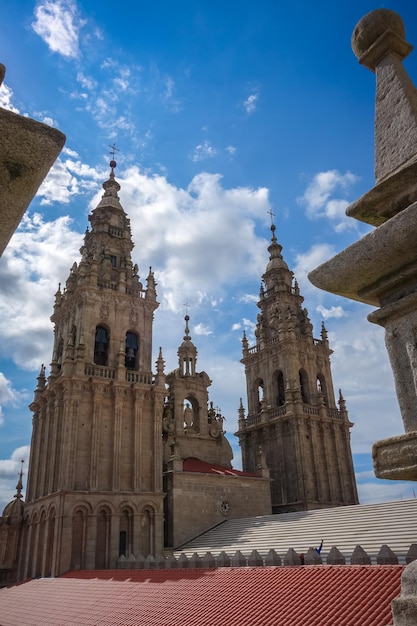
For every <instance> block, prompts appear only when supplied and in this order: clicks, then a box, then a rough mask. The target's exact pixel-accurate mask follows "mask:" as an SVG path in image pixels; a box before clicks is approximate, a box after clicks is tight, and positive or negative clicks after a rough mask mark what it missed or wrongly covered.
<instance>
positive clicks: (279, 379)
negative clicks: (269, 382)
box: [277, 371, 285, 406]
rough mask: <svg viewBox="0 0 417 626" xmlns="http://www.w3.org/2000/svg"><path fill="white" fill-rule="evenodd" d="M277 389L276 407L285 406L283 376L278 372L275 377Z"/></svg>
mask: <svg viewBox="0 0 417 626" xmlns="http://www.w3.org/2000/svg"><path fill="white" fill-rule="evenodd" d="M277 388H278V398H277V399H278V406H283V405H284V404H285V384H284V374H283V373H282V372H281V371H279V372H278V375H277Z"/></svg>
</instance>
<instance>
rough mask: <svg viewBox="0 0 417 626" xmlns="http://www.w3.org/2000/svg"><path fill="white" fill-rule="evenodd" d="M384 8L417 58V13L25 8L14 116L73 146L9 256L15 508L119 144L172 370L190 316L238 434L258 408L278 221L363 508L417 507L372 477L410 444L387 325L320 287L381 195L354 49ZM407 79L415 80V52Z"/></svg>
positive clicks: (9, 60) (8, 471)
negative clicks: (337, 402)
mask: <svg viewBox="0 0 417 626" xmlns="http://www.w3.org/2000/svg"><path fill="white" fill-rule="evenodd" d="M381 6H383V7H385V8H390V9H393V10H395V11H397V12H398V13H400V15H401V16H402V17H403V19H404V22H405V27H406V33H407V40H408V41H409V42H410V43H412V44H414V45H417V19H416V18H417V8H416V7H415V6H414V3H412V2H410V1H409V0H396V1H394V0H393V2H391V3H390V4H382V5H375V4H374V3H373V2H368V1H366V0H361V1H359V0H351V1H350V2H334V0H333V1H318V2H314V3H312V2H307V1H301V0H292V1H291V2H289V1H277V0H274V1H272V0H264V1H263V2H260V3H254V2H248V1H245V0H243V1H239V2H237V0H229V1H227V0H226V1H223V2H218V1H217V0H210V2H202V1H200V0H181V1H179V2H173V1H172V0H171V1H169V0H152V2H151V1H149V0H147V1H144V0H142V1H141V0H138V1H136V2H126V1H123V0H121V1H120V2H118V3H115V2H108V1H107V0H101V1H100V2H96V1H94V0H78V1H69V0H61V1H56V0H41V1H40V2H33V1H29V0H20V1H19V2H9V3H7V7H5V8H4V10H3V11H2V20H1V24H0V61H1V62H2V63H4V64H5V65H6V69H7V71H6V79H5V83H4V85H3V87H2V88H1V90H0V104H1V106H3V107H6V108H9V109H12V110H14V111H16V112H19V113H21V114H23V115H29V116H30V117H33V118H34V119H38V120H40V121H44V122H46V123H48V124H51V125H53V126H56V127H58V128H59V129H60V130H62V131H63V132H64V133H65V134H66V136H67V141H66V145H65V148H64V150H63V151H62V153H61V155H60V157H59V159H58V160H57V162H56V164H55V165H54V167H53V169H52V170H51V172H50V174H49V175H48V177H47V179H46V180H45V182H44V183H43V185H42V187H41V188H40V190H39V192H38V194H37V196H36V198H35V199H34V200H33V202H32V204H31V206H30V207H29V209H28V211H27V213H26V215H25V217H24V219H23V221H22V224H21V226H20V228H19V230H18V232H16V234H15V235H14V237H13V238H12V240H11V242H10V244H9V246H8V248H7V249H6V251H5V253H4V254H3V256H2V258H1V259H0V508H1V507H2V505H4V504H5V503H6V502H7V501H8V500H10V499H11V497H12V496H13V494H14V492H15V484H16V481H17V473H18V471H19V466H20V463H19V461H20V459H21V458H25V459H27V458H28V446H29V443H30V433H31V413H30V411H29V409H28V408H27V405H28V404H29V403H30V402H31V400H32V397H33V389H34V387H35V385H36V376H37V374H38V372H39V369H40V365H41V363H45V364H46V365H47V367H48V366H49V363H50V361H51V348H52V324H51V322H50V321H49V316H50V315H51V313H52V306H53V300H54V293H55V291H56V289H57V285H58V282H64V281H65V280H66V278H67V275H68V272H69V268H70V267H71V265H72V264H73V262H74V261H78V259H79V247H80V245H81V242H82V237H83V233H84V231H85V228H86V226H87V223H88V222H87V215H88V213H89V211H91V209H92V208H94V207H95V205H96V204H97V202H98V200H99V198H100V196H101V184H102V182H103V181H104V180H105V179H106V178H107V176H108V172H109V167H108V161H109V159H110V155H109V151H110V148H109V145H110V144H113V143H114V142H115V143H116V145H117V147H118V148H119V150H120V151H119V152H118V154H117V162H118V165H117V170H116V176H117V179H118V180H119V182H120V184H121V186H122V188H121V192H120V198H121V202H122V204H123V206H124V209H125V210H126V212H127V213H128V215H129V217H130V218H131V223H132V232H133V238H134V241H135V244H136V245H135V248H134V251H133V257H134V261H135V262H137V263H138V265H139V268H140V274H141V276H142V277H145V276H146V274H147V271H148V267H149V265H152V268H153V270H154V271H155V275H156V278H157V282H158V299H159V301H160V303H161V305H160V307H159V309H158V311H157V312H156V315H155V323H154V353H155V357H154V360H155V359H156V356H157V351H158V348H159V346H162V349H163V354H164V358H165V361H166V370H167V371H169V370H171V369H173V368H174V367H176V364H177V356H176V350H177V347H178V345H179V344H180V343H181V341H182V337H183V333H184V321H183V317H184V314H185V310H184V303H185V302H188V303H189V304H190V308H189V314H190V317H191V321H190V331H191V335H192V338H193V341H194V343H195V344H196V346H197V348H198V351H199V358H198V369H199V370H200V371H201V370H205V371H207V373H208V374H209V376H210V378H211V379H212V381H213V384H212V386H211V388H210V396H211V400H213V402H214V404H215V405H217V406H219V407H220V408H221V410H222V413H223V414H224V415H225V417H226V422H225V426H226V430H227V432H228V434H229V435H232V433H233V432H234V431H235V430H236V426H237V408H238V406H239V398H240V397H242V398H243V401H244V404H246V388H245V379H244V372H243V366H242V365H241V364H240V362H239V360H240V358H241V343H240V339H241V337H242V333H243V330H244V329H245V330H246V333H247V335H248V337H249V340H250V343H252V342H253V330H254V324H255V321H256V314H257V307H256V300H257V297H258V294H259V286H260V280H261V275H262V273H263V271H264V270H265V266H266V263H267V260H268V253H267V246H268V241H269V237H270V231H269V226H270V216H269V215H268V211H271V210H272V211H273V212H274V214H275V216H276V217H275V222H276V225H277V235H278V239H279V241H280V243H281V244H282V245H283V254H284V257H285V259H286V261H287V263H288V265H289V266H290V267H291V269H293V270H294V272H295V275H296V277H297V279H298V282H299V284H300V288H301V291H302V293H303V295H304V297H305V304H306V306H307V308H308V310H309V313H310V317H311V319H312V322H313V324H314V329H315V336H316V337H317V336H319V333H320V324H321V321H322V320H324V321H325V324H326V327H327V329H328V331H329V338H330V341H331V346H332V348H333V350H334V354H333V357H332V364H333V382H334V386H335V389H336V390H337V389H339V388H342V391H343V393H344V395H345V398H346V400H347V407H348V410H349V414H350V418H351V420H352V421H353V422H354V423H355V426H354V428H353V429H352V448H353V452H354V463H355V469H356V473H357V480H358V488H359V495H360V500H361V502H363V503H365V502H379V501H383V500H394V499H400V498H409V497H414V495H415V493H414V489H415V484H414V483H405V482H397V481H395V482H394V481H378V480H376V479H375V477H374V476H373V472H372V460H371V447H372V443H373V442H374V441H376V440H378V439H383V438H385V437H389V436H392V435H398V434H401V433H402V432H403V425H402V421H401V418H400V414H399V409H398V405H397V401H396V398H395V392H394V387H393V379H392V373H391V369H390V366H389V363H388V358H387V355H386V351H385V347H384V337H383V330H382V329H381V328H379V327H376V326H373V325H372V324H370V323H369V322H367V321H366V315H367V314H368V313H369V312H370V311H371V309H370V307H366V306H362V305H360V304H358V303H353V302H349V301H347V300H344V299H342V298H338V297H336V296H332V295H330V294H326V293H324V292H321V291H319V290H317V289H316V288H315V287H313V286H312V285H311V284H310V283H309V282H308V280H307V278H306V276H307V273H308V271H309V270H310V269H313V268H314V267H316V266H317V265H319V264H320V263H321V262H322V261H324V260H326V259H328V258H329V257H331V256H332V255H333V254H334V253H336V252H338V251H340V250H341V249H343V248H345V247H346V246H347V245H349V244H350V243H352V242H354V241H356V240H357V239H359V238H360V237H361V236H363V235H364V234H365V233H366V232H368V228H367V227H366V226H365V225H363V224H360V223H359V222H355V220H352V219H348V218H347V217H345V215H344V210H345V208H346V206H347V205H348V204H349V203H350V202H352V201H354V200H355V199H356V198H358V197H359V196H360V195H361V194H362V193H364V192H366V191H367V190H369V189H370V188H371V187H372V186H373V184H374V176H373V116H374V93H375V78H374V76H373V74H372V73H371V72H369V71H368V70H366V69H365V68H363V67H362V66H360V65H359V64H358V62H357V60H356V58H355V57H354V55H353V53H352V51H351V47H350V39H351V34H352V31H353V29H354V27H355V25H356V23H357V22H358V21H359V19H360V18H361V17H362V16H363V15H364V14H365V13H367V12H369V11H371V10H373V9H375V8H379V7H381ZM404 65H405V67H406V69H407V71H408V72H409V74H410V76H411V77H412V79H413V80H414V82H416V80H417V56H416V53H414V54H413V53H412V54H411V55H410V57H409V58H408V59H406V60H405V63H404ZM232 444H233V449H234V453H235V466H237V467H239V466H240V451H239V447H238V445H237V442H236V441H235V440H234V439H233V438H232Z"/></svg>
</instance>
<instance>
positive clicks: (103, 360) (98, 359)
mask: <svg viewBox="0 0 417 626" xmlns="http://www.w3.org/2000/svg"><path fill="white" fill-rule="evenodd" d="M109 342H110V333H109V331H108V330H107V328H106V327H105V326H96V334H95V338H94V363H95V364H96V365H108V359H109Z"/></svg>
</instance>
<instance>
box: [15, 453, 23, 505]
mask: <svg viewBox="0 0 417 626" xmlns="http://www.w3.org/2000/svg"><path fill="white" fill-rule="evenodd" d="M24 462H25V461H24V459H22V460H21V462H20V463H21V465H20V472H19V480H18V481H17V485H16V493H15V496H14V497H15V498H16V499H17V500H21V499H22V498H23V496H22V489H23V463H24Z"/></svg>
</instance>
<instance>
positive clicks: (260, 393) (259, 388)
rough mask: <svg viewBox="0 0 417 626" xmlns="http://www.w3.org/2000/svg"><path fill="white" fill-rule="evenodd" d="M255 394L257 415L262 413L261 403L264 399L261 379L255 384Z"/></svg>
mask: <svg viewBox="0 0 417 626" xmlns="http://www.w3.org/2000/svg"><path fill="white" fill-rule="evenodd" d="M256 393H257V409H258V413H260V412H261V411H262V402H263V399H264V381H263V380H262V379H258V381H257V383H256Z"/></svg>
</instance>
